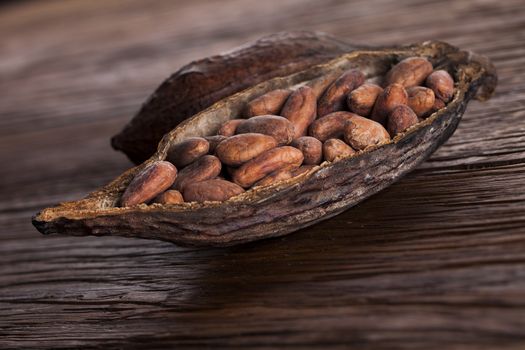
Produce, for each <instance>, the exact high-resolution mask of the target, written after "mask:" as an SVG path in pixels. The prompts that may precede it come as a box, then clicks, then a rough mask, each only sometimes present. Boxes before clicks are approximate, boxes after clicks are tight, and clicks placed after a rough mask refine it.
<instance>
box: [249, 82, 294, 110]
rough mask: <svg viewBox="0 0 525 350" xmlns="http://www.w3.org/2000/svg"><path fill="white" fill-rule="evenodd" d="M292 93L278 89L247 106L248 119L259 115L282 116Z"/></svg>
mask: <svg viewBox="0 0 525 350" xmlns="http://www.w3.org/2000/svg"><path fill="white" fill-rule="evenodd" d="M291 93H292V91H291V90H285V89H277V90H273V91H270V92H267V93H265V94H264V95H261V96H259V97H257V98H255V99H253V100H251V101H250V102H249V103H248V104H247V105H246V111H245V112H244V113H245V114H246V116H247V117H256V116H258V115H267V114H273V115H280V112H281V109H282V108H283V105H284V103H285V102H286V99H287V98H288V96H290V94H291Z"/></svg>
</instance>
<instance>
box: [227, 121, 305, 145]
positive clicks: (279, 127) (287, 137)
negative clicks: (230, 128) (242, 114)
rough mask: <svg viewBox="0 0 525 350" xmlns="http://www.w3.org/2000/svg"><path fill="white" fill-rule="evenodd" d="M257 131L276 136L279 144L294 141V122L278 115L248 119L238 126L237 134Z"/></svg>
mask: <svg viewBox="0 0 525 350" xmlns="http://www.w3.org/2000/svg"><path fill="white" fill-rule="evenodd" d="M246 133H256V134H264V135H269V136H272V137H274V138H275V139H276V140H277V143H278V144H279V145H287V144H289V143H290V142H292V139H293V135H294V133H295V131H294V126H293V124H292V123H291V122H290V121H289V120H288V119H286V118H283V117H280V116H277V115H261V116H257V117H253V118H250V119H246V120H245V121H244V122H243V123H241V124H240V125H239V126H238V127H237V134H246Z"/></svg>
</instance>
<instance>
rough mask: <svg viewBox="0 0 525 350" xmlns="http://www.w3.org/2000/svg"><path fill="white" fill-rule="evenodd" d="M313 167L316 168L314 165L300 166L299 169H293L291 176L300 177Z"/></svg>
mask: <svg viewBox="0 0 525 350" xmlns="http://www.w3.org/2000/svg"><path fill="white" fill-rule="evenodd" d="M315 167H316V166H315V165H301V166H300V167H299V168H295V169H293V170H292V176H293V177H296V176H299V175H302V174H304V173H306V172H309V171H310V170H312V169H313V168H315Z"/></svg>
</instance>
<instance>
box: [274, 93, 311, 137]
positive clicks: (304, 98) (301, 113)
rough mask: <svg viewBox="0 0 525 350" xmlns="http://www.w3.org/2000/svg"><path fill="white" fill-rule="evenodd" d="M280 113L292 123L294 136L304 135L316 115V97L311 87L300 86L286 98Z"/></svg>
mask: <svg viewBox="0 0 525 350" xmlns="http://www.w3.org/2000/svg"><path fill="white" fill-rule="evenodd" d="M281 115H282V116H283V117H284V118H286V119H288V120H289V121H290V122H291V123H292V124H293V125H294V130H295V133H294V138H298V137H301V136H304V135H306V131H307V130H308V126H309V125H310V124H311V123H312V122H313V121H314V119H315V117H316V116H317V99H316V97H315V93H314V91H313V90H312V88H310V87H308V86H301V87H300V88H299V89H297V90H295V91H294V92H292V94H291V95H290V97H288V99H287V100H286V103H285V104H284V107H283V109H282V112H281Z"/></svg>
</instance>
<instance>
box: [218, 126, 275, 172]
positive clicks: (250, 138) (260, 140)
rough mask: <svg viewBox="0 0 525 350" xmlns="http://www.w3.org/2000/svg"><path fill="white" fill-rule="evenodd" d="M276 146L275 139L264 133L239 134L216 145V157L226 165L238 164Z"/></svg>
mask: <svg viewBox="0 0 525 350" xmlns="http://www.w3.org/2000/svg"><path fill="white" fill-rule="evenodd" d="M275 147H277V140H276V139H275V138H273V137H272V136H268V135H264V134H255V133H247V134H239V135H235V136H232V137H230V138H228V139H227V140H224V141H223V142H221V143H220V144H219V146H217V150H216V153H217V157H219V159H220V160H221V161H222V162H223V163H224V164H227V165H230V166H238V165H241V164H243V163H245V162H247V161H249V160H250V159H252V158H255V157H257V156H258V155H259V154H261V153H263V152H265V151H267V150H269V149H272V148H275Z"/></svg>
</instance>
